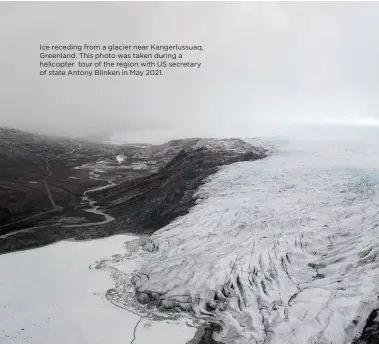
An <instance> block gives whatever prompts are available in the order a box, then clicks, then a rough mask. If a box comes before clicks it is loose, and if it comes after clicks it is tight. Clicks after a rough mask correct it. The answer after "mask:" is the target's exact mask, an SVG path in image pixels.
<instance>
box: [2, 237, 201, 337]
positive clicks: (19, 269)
mask: <svg viewBox="0 0 379 344" xmlns="http://www.w3.org/2000/svg"><path fill="white" fill-rule="evenodd" d="M133 239H136V238H135V237H131V236H126V235H118V236H114V237H110V238H107V239H101V240H93V241H86V242H69V241H64V242H59V243H57V244H54V245H50V246H46V247H43V248H39V249H35V250H29V251H23V252H18V253H11V254H6V255H1V256H0V274H1V278H0V343H2V344H8V343H9V344H11V343H12V344H17V343H23V344H24V343H30V344H47V343H56V344H105V343H111V344H129V343H132V342H133V343H134V344H150V343H155V344H180V343H183V344H184V343H186V342H187V341H189V340H190V339H191V338H192V337H193V336H194V334H195V332H196V329H195V328H194V327H189V326H188V325H187V323H186V322H184V321H181V320H178V321H173V320H171V321H169V320H161V321H153V320H151V319H148V318H143V319H141V317H140V316H139V315H137V314H134V313H132V312H128V311H127V310H125V309H121V308H118V307H115V306H114V305H112V304H111V303H110V302H109V301H108V300H107V299H106V291H107V289H109V288H112V287H113V286H114V284H113V280H112V278H111V276H110V274H109V272H107V271H101V270H94V269H92V266H93V263H94V262H95V261H97V260H99V259H101V258H102V257H106V258H108V257H109V256H112V255H113V254H117V253H118V252H120V253H124V252H125V247H124V244H123V243H124V242H125V241H130V240H133ZM134 268H135V261H134V260H132V259H131V260H128V261H127V263H126V262H124V264H123V269H124V270H125V271H132V270H133V269H134ZM140 320H141V321H140ZM139 322H140V323H139ZM137 324H138V326H137V327H136V325H137ZM153 339H154V340H153Z"/></svg>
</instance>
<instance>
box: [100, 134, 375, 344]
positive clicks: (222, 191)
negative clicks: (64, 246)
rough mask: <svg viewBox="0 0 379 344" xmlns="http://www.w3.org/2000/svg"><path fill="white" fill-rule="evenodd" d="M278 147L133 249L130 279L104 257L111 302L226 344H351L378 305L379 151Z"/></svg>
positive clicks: (360, 144) (346, 146) (225, 178)
mask: <svg viewBox="0 0 379 344" xmlns="http://www.w3.org/2000/svg"><path fill="white" fill-rule="evenodd" d="M378 141H379V140H378ZM274 146H275V148H274V149H273V150H272V152H271V154H270V156H268V157H267V158H265V159H262V160H257V161H252V162H240V163H235V164H232V165H228V166H224V167H222V168H220V169H219V171H218V172H217V173H216V174H214V175H213V176H211V177H210V178H208V179H207V180H206V182H205V184H204V185H203V186H202V187H201V188H200V189H199V190H198V192H197V194H196V198H197V201H196V205H195V206H194V207H193V208H192V209H191V210H190V212H189V213H188V214H187V215H185V216H182V217H180V218H177V219H176V220H175V221H173V222H172V223H170V224H169V225H167V226H166V227H164V228H161V229H160V230H158V231H156V232H155V233H154V234H153V235H152V236H151V237H150V238H148V239H146V240H144V241H141V242H136V243H134V244H133V245H134V246H136V247H134V249H133V250H132V251H133V252H134V253H135V256H134V257H132V258H133V259H136V260H137V263H136V269H135V270H134V271H133V272H127V273H125V272H123V271H122V270H123V268H122V264H120V261H121V262H122V261H123V260H122V259H120V258H117V260H116V261H117V264H116V263H114V262H115V261H114V259H113V260H112V259H110V260H108V261H107V262H106V261H103V262H102V266H100V267H99V268H102V267H105V268H107V269H111V270H112V271H113V276H114V279H115V281H116V288H115V289H114V290H113V293H111V295H108V296H109V299H110V300H111V301H112V300H113V302H114V303H118V304H121V303H122V304H124V306H125V305H126V304H128V305H129V306H130V307H134V308H135V309H138V312H141V314H142V313H143V312H145V313H149V312H150V314H151V312H153V311H152V310H153V309H156V310H159V311H160V310H162V309H164V310H165V311H169V312H170V311H171V312H180V314H188V316H192V317H196V318H197V319H201V320H203V321H207V322H209V321H210V322H213V323H217V324H219V325H221V326H222V331H221V332H219V333H215V334H214V339H215V340H217V341H220V342H222V343H225V344H237V343H238V344H247V343H249V344H252V343H275V344H284V343H292V344H300V343H302V344H303V343H332V344H345V343H351V342H352V341H353V339H354V338H355V337H357V336H358V335H359V334H360V333H361V332H362V330H363V327H364V325H365V323H366V320H367V317H368V316H369V314H370V313H371V312H372V311H373V310H374V309H377V308H379V298H378V297H379V241H378V239H379V216H378V215H379V197H378V195H379V190H378V188H379V174H378V167H379V164H378V162H379V159H378V151H379V149H378V148H379V144H378V142H376V141H375V142H374V141H372V142H364V141H356V140H355V141H337V140H336V141H330V140H329V141H323V142H321V140H318V141H317V140H293V141H290V140H282V141H280V142H279V143H278V144H275V145H274ZM131 245H132V244H131ZM137 246H138V247H137ZM130 251H131V248H130V247H129V248H128V253H126V255H125V256H124V258H128V259H130V258H131V257H130ZM137 256H138V257H137ZM136 257H137V258H136ZM128 259H126V260H128ZM137 300H138V301H139V302H137Z"/></svg>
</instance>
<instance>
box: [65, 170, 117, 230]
mask: <svg viewBox="0 0 379 344" xmlns="http://www.w3.org/2000/svg"><path fill="white" fill-rule="evenodd" d="M96 172H98V171H97V170H96V169H95V170H94V171H91V172H90V173H89V176H90V178H91V179H94V180H103V179H99V176H100V175H98V174H96ZM114 185H115V183H113V181H112V180H108V184H107V185H104V186H98V187H96V188H92V189H89V190H87V191H85V192H84V195H83V196H82V203H88V205H89V206H90V208H88V209H84V211H86V212H87V213H92V214H97V215H101V216H103V217H104V220H103V221H100V222H99V221H98V222H88V223H82V224H74V225H64V226H63V227H66V228H72V227H89V226H98V225H103V224H105V223H108V222H111V221H113V220H114V217H113V216H110V215H109V214H107V213H104V212H103V211H101V210H100V209H99V208H100V206H98V205H96V201H94V200H91V199H90V197H89V196H88V194H89V193H91V192H95V191H100V190H104V189H108V188H110V187H112V186H114Z"/></svg>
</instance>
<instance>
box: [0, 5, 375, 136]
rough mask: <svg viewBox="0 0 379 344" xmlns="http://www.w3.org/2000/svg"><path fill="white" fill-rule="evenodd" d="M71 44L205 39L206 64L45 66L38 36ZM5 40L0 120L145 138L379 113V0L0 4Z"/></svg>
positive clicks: (252, 131)
mask: <svg viewBox="0 0 379 344" xmlns="http://www.w3.org/2000/svg"><path fill="white" fill-rule="evenodd" d="M70 43H72V44H84V43H87V44H106V45H109V44H151V43H157V44H201V45H203V47H204V51H203V52H202V53H194V54H187V55H186V56H185V58H184V60H196V61H201V62H202V63H203V65H202V67H201V68H200V69H189V70H188V69H187V70H170V71H168V72H167V74H165V76H162V77H155V78H149V77H142V78H138V77H42V76H40V75H39V70H40V68H39V61H40V59H39V53H40V51H39V45H40V44H70ZM0 44H1V49H0V66H1V67H0V68H1V71H0V72H1V73H0V74H1V76H0V125H8V126H16V127H19V128H24V129H30V130H38V131H43V132H49V133H53V134H57V133H58V134H67V135H78V134H89V133H94V132H99V131H108V130H110V131H112V132H129V133H130V137H129V139H130V140H131V141H140V142H141V141H145V142H146V141H156V140H161V139H162V138H163V139H166V138H172V137H182V136H249V135H256V133H257V131H259V130H261V129H262V128H263V129H264V128H266V129H267V127H271V125H274V124H273V123H276V124H278V123H282V121H283V120H287V121H292V122H293V121H305V122H306V121H329V122H333V123H334V122H339V121H342V122H343V121H350V123H353V122H354V123H356V122H359V121H362V122H364V123H369V124H370V123H371V124H376V122H375V118H376V119H378V120H379V3H374V2H371V3H363V2H356V3H352V2H349V3H343V2H339V3H327V2H320V3H317V2H303V3H280V2H278V3H274V2H270V3H247V2H241V3H225V2H222V3H221V2H219V3H217V2H212V3H206V2H203V3H200V2H193V3H188V2H187V3H178V2H177V3H168V2H167V3H163V2H161V3H158V2H154V3H147V2H145V3H142V2H140V3H137V2H129V3H120V2H113V3H110V2H108V3H106V2H96V3H95V2H94V3H89V2H82V3H72V2H67V3H53V2H41V3H0ZM263 129H262V130H263Z"/></svg>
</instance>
